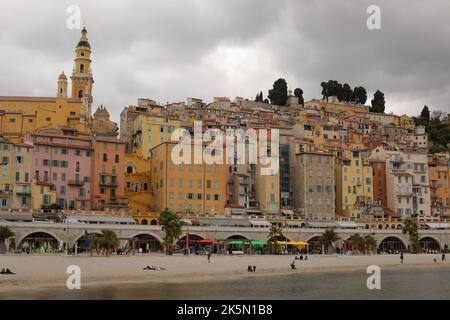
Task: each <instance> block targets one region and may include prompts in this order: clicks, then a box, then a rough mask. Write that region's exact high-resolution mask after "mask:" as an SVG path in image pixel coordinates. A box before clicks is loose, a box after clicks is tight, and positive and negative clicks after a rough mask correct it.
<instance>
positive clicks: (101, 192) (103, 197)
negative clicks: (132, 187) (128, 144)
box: [91, 138, 128, 210]
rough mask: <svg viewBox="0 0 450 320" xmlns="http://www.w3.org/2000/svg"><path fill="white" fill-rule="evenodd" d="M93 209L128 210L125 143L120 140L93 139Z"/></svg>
mask: <svg viewBox="0 0 450 320" xmlns="http://www.w3.org/2000/svg"><path fill="white" fill-rule="evenodd" d="M92 141H93V149H94V157H93V164H92V188H91V193H92V207H93V208H94V209H100V210H105V209H106V208H108V209H127V208H128V206H127V199H126V197H125V196H124V187H125V185H124V184H125V176H124V175H125V173H124V170H123V169H124V167H125V143H124V142H122V141H121V140H118V139H107V138H93V139H92Z"/></svg>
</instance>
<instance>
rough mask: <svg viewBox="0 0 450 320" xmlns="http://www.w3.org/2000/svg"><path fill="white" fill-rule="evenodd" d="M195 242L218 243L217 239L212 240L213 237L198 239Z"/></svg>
mask: <svg viewBox="0 0 450 320" xmlns="http://www.w3.org/2000/svg"><path fill="white" fill-rule="evenodd" d="M195 242H197V243H216V242H217V241H216V240H212V239H203V240H198V241H195Z"/></svg>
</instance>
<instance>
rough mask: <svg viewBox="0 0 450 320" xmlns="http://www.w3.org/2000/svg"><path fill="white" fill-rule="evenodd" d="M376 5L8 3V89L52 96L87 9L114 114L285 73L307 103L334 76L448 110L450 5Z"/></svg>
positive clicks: (98, 88)
mask: <svg viewBox="0 0 450 320" xmlns="http://www.w3.org/2000/svg"><path fill="white" fill-rule="evenodd" d="M376 2H377V3H373V2H372V1H366V0H364V1H360V0H343V1H325V0H321V1H294V0H292V1H289V0H286V1H275V0H273V1H260V0H251V1H238V0H235V1H217V0H212V1H211V0H169V1H167V0H164V1H163V0H157V1H118V0H116V1H95V2H94V1H57V2H55V1H48V0H47V1H39V2H37V1H23V0H19V1H8V2H6V3H4V4H3V6H2V8H3V10H2V11H1V12H0V21H1V23H2V26H5V27H4V28H1V29H0V40H1V43H2V57H3V59H4V60H3V61H2V63H0V94H1V95H53V94H54V91H55V86H56V77H57V75H58V74H59V72H61V70H62V69H64V70H65V72H66V73H67V74H70V73H71V69H72V59H73V52H74V49H75V45H76V42H77V40H78V37H79V31H78V30H68V29H67V28H66V27H65V25H66V19H67V17H68V15H67V14H66V8H67V6H68V5H70V4H79V5H80V7H81V9H82V14H83V18H84V19H86V24H87V28H88V31H89V38H90V41H91V43H92V47H93V65H92V68H93V72H94V78H95V85H94V103H95V105H99V104H103V105H106V106H107V107H108V109H109V110H110V111H111V113H112V116H113V118H114V119H115V120H116V121H117V120H118V115H119V113H120V111H121V109H122V108H123V107H124V106H126V105H129V104H134V103H136V100H137V98H139V97H149V98H152V99H155V100H158V101H160V102H161V103H165V102H167V101H180V100H184V99H185V97H186V96H197V97H200V98H204V99H205V100H209V99H211V98H212V97H213V96H216V95H228V96H231V97H234V96H237V95H238V96H244V97H248V98H252V97H254V95H255V94H256V92H259V91H260V90H262V91H263V92H264V94H265V95H266V94H267V89H269V87H270V86H271V84H272V82H273V81H274V80H275V79H276V78H278V77H285V78H286V80H287V81H288V83H289V86H290V87H292V88H295V87H297V86H299V87H302V88H303V90H304V92H305V96H306V98H307V99H309V98H313V97H320V82H321V81H325V80H328V79H336V80H339V81H341V82H348V83H349V84H351V85H352V86H356V85H363V86H365V87H366V89H367V90H368V91H369V94H370V95H371V94H372V93H373V92H374V91H375V90H376V89H380V90H382V91H384V92H385V95H386V99H387V105H388V111H394V112H396V113H408V114H417V113H418V112H420V109H421V107H422V106H423V104H428V105H430V106H431V107H432V108H433V107H434V108H439V109H442V110H447V111H450V108H449V103H448V101H450V90H449V89H450V88H449V85H450V72H449V71H450V61H449V59H448V57H449V56H450V41H449V40H450V20H449V19H448V18H447V15H448V12H450V3H449V2H448V1H445V0H442V1H439V0H434V1H433V0H432V1H427V2H419V1H417V2H411V1H406V0H402V1H395V2H393V1H387V0H378V1H376ZM370 4H379V5H380V7H381V10H382V11H381V13H382V17H381V18H382V27H383V29H382V30H374V31H370V30H368V29H367V28H366V19H367V14H366V8H367V6H368V5H370ZM5 58H6V59H5ZM243 73H246V74H243ZM369 101H370V98H369Z"/></svg>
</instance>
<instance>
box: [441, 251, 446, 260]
mask: <svg viewBox="0 0 450 320" xmlns="http://www.w3.org/2000/svg"><path fill="white" fill-rule="evenodd" d="M446 260H447V258H446V257H445V252H442V261H446Z"/></svg>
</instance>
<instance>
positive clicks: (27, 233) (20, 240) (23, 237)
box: [16, 229, 64, 245]
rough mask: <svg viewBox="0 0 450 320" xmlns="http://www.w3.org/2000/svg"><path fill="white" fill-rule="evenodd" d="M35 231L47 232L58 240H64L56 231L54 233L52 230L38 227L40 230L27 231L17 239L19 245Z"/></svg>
mask: <svg viewBox="0 0 450 320" xmlns="http://www.w3.org/2000/svg"><path fill="white" fill-rule="evenodd" d="M34 233H46V234H48V235H50V236H52V237H53V238H55V239H56V240H57V241H58V242H59V241H61V240H62V239H60V238H59V237H58V236H56V234H55V233H53V232H51V231H47V230H45V231H44V230H41V229H38V230H33V231H31V232H26V233H25V235H24V236H22V237H20V238H19V239H17V241H16V243H17V245H19V244H20V243H21V242H22V241H23V240H24V239H26V238H27V237H29V236H31V235H32V234H34ZM63 241H64V240H63Z"/></svg>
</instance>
